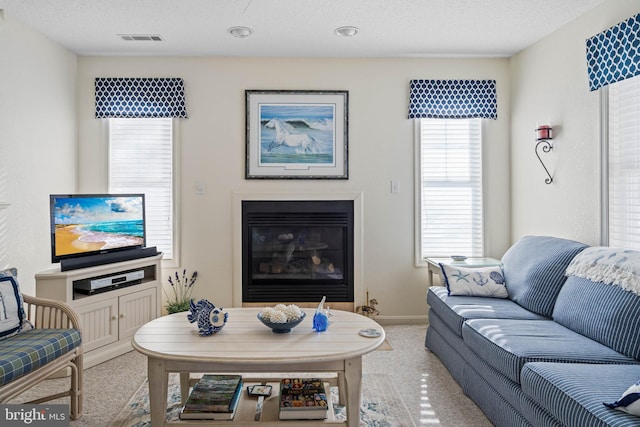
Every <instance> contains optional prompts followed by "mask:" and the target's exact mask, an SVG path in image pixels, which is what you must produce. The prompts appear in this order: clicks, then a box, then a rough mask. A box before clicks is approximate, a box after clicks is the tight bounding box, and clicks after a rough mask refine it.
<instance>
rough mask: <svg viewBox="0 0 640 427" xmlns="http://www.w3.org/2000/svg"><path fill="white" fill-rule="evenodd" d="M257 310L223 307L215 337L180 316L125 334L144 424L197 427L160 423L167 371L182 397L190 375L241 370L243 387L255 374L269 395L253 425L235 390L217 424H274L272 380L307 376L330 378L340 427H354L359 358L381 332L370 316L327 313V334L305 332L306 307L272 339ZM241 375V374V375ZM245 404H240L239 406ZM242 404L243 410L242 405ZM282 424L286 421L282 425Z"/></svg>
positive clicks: (249, 405)
mask: <svg viewBox="0 0 640 427" xmlns="http://www.w3.org/2000/svg"><path fill="white" fill-rule="evenodd" d="M260 310H261V309H260V308H231V309H227V310H226V311H227V312H228V313H229V320H228V322H227V324H226V326H225V327H224V328H223V329H222V330H221V331H220V332H219V333H217V334H214V335H211V336H207V337H202V336H199V335H198V332H197V326H196V325H195V324H191V323H189V322H188V321H187V313H176V314H171V315H168V316H163V317H160V318H157V319H154V320H152V321H150V322H149V323H147V324H145V325H143V326H142V327H141V328H140V329H138V331H137V332H136V334H135V336H134V337H133V348H134V349H136V350H137V351H138V352H140V353H142V354H144V355H146V356H147V358H148V375H149V405H150V411H151V424H152V425H153V426H154V427H156V426H164V425H171V424H180V425H202V423H203V422H202V421H179V422H167V421H166V420H165V412H166V408H167V387H168V379H169V373H171V372H179V373H180V384H181V398H182V401H183V402H184V401H185V400H186V398H187V396H188V388H189V380H190V374H191V373H225V372H235V373H243V378H244V379H245V384H246V383H247V382H248V380H250V379H251V380H257V379H258V378H260V376H263V378H264V379H266V381H269V379H271V381H274V382H273V385H274V394H273V395H272V396H271V397H269V398H268V399H266V401H265V404H264V412H263V416H262V420H261V421H255V420H254V412H255V400H253V401H252V400H250V399H248V398H247V397H246V393H242V397H241V401H240V404H239V408H241V409H238V410H237V411H236V416H235V418H234V421H232V422H229V421H222V422H220V423H223V424H229V423H231V424H233V425H234V426H236V425H246V426H256V425H260V426H268V425H274V424H277V422H278V387H277V385H278V384H279V379H277V378H276V379H275V380H274V375H276V374H282V375H281V376H288V375H291V374H295V373H299V374H303V373H312V374H313V375H314V376H316V375H317V376H319V377H321V378H331V377H333V378H336V377H337V385H338V389H339V396H340V404H342V405H345V406H346V409H347V419H346V424H347V425H348V426H355V427H357V426H358V424H359V418H360V391H361V385H362V355H364V354H366V353H369V352H371V351H373V350H375V349H376V348H378V347H379V346H380V345H381V344H382V343H383V342H384V340H385V333H384V329H383V328H382V327H381V326H380V325H379V324H378V323H376V322H375V321H373V320H372V319H369V318H368V317H365V316H362V315H360V314H356V313H351V312H347V311H340V310H332V314H333V316H331V317H330V322H331V324H330V326H329V329H328V330H327V331H325V332H315V331H314V330H313V329H312V319H313V314H314V312H315V310H314V309H304V311H305V312H306V313H307V316H306V318H305V319H304V320H303V321H302V323H301V324H300V325H298V326H296V327H295V328H294V329H293V330H292V331H291V332H290V333H286V334H276V333H273V332H272V331H271V329H269V328H267V327H266V326H264V325H263V324H262V323H261V322H260V321H259V320H258V319H257V317H256V316H257V314H258V312H259V311H260ZM372 328H374V329H377V330H379V331H380V336H379V337H374V338H369V337H364V336H361V335H359V331H360V330H362V329H372ZM244 374H246V376H245V375H244ZM247 400H248V402H247ZM243 404H244V406H243ZM332 421H335V420H333V418H332V414H330V415H329V417H328V421H326V422H319V421H304V422H301V423H304V425H307V424H308V425H326V424H329V423H331V422H332ZM283 423H286V422H284V421H283Z"/></svg>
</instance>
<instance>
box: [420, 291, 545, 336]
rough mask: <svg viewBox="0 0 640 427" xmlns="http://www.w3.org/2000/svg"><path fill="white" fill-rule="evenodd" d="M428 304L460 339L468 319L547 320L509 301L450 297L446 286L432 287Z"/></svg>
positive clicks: (428, 295) (428, 294)
mask: <svg viewBox="0 0 640 427" xmlns="http://www.w3.org/2000/svg"><path fill="white" fill-rule="evenodd" d="M427 303H428V304H429V306H430V307H431V309H430V311H433V312H435V313H436V314H437V315H438V316H439V317H440V319H442V321H443V322H444V323H445V324H446V325H447V326H448V327H449V329H451V330H452V331H453V332H454V333H455V334H456V335H458V336H460V337H462V324H463V323H464V321H465V320H467V319H527V320H544V319H545V317H543V316H540V315H538V314H535V313H532V312H530V311H528V310H526V309H525V308H523V307H521V306H520V305H518V304H516V303H514V302H513V301H511V300H509V299H500V298H485V297H466V296H450V295H448V292H447V288H445V287H444V286H432V287H430V288H429V291H428V292H427Z"/></svg>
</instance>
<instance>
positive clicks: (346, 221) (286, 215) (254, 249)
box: [242, 200, 354, 303]
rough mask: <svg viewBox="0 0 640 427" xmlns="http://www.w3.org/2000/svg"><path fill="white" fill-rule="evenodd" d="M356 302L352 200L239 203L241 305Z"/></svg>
mask: <svg viewBox="0 0 640 427" xmlns="http://www.w3.org/2000/svg"><path fill="white" fill-rule="evenodd" d="M323 296H326V297H327V301H331V302H353V300H354V204H353V201H352V200H322V201H320V200H244V201H242V301H243V302H244V303H260V302H319V301H320V299H321V298H322V297H323Z"/></svg>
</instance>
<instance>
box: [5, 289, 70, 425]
mask: <svg viewBox="0 0 640 427" xmlns="http://www.w3.org/2000/svg"><path fill="white" fill-rule="evenodd" d="M22 297H23V300H24V311H25V314H26V317H27V319H28V320H29V321H30V322H31V324H32V325H33V326H34V329H31V330H25V331H23V332H20V333H19V334H17V335H14V336H11V337H9V338H6V339H4V340H2V341H0V403H6V402H7V401H8V400H10V399H13V398H15V397H16V396H18V395H19V394H21V393H23V392H24V391H26V390H28V389H29V388H31V387H33V386H35V385H36V384H38V383H40V382H41V381H42V380H44V379H47V378H48V377H50V376H51V375H53V374H55V373H57V372H59V371H61V370H66V369H67V368H69V369H70V371H71V375H70V381H71V384H70V388H69V389H68V390H67V391H64V392H61V393H56V394H51V395H48V396H45V397H42V398H40V399H36V400H32V401H29V402H22V403H29V404H38V403H42V402H46V401H49V400H53V399H57V398H60V397H65V396H69V397H70V400H71V402H70V414H69V416H70V418H71V419H74V420H75V419H78V418H80V416H81V415H82V343H81V333H80V319H79V317H78V315H77V314H76V313H75V311H73V309H72V308H71V307H70V306H69V305H67V304H65V303H63V302H60V301H54V300H49V299H44V298H37V297H32V296H29V295H24V294H23V295H22Z"/></svg>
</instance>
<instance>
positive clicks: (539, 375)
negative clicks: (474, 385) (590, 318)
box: [521, 363, 640, 427]
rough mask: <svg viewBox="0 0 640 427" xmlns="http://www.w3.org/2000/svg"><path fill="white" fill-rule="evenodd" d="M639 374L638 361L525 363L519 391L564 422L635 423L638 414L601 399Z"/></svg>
mask: <svg viewBox="0 0 640 427" xmlns="http://www.w3.org/2000/svg"><path fill="white" fill-rule="evenodd" d="M630 378H640V365H594V364H577V363H527V364H526V365H524V368H523V369H522V379H521V383H522V391H523V392H524V393H525V394H526V395H527V396H529V397H530V398H531V399H533V400H534V401H536V402H537V403H538V404H539V405H540V406H541V407H543V408H544V409H545V410H546V411H548V412H549V413H551V414H553V416H554V417H556V418H558V420H559V421H560V422H561V423H562V424H563V425H566V426H613V425H615V426H620V427H631V426H638V418H637V417H635V416H633V415H629V414H625V413H624V412H621V411H617V410H615V409H610V408H607V407H606V406H604V405H603V404H602V402H613V401H615V400H616V399H618V398H619V397H620V395H621V394H622V392H623V391H624V389H625V388H626V387H628V385H629V379H630Z"/></svg>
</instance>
